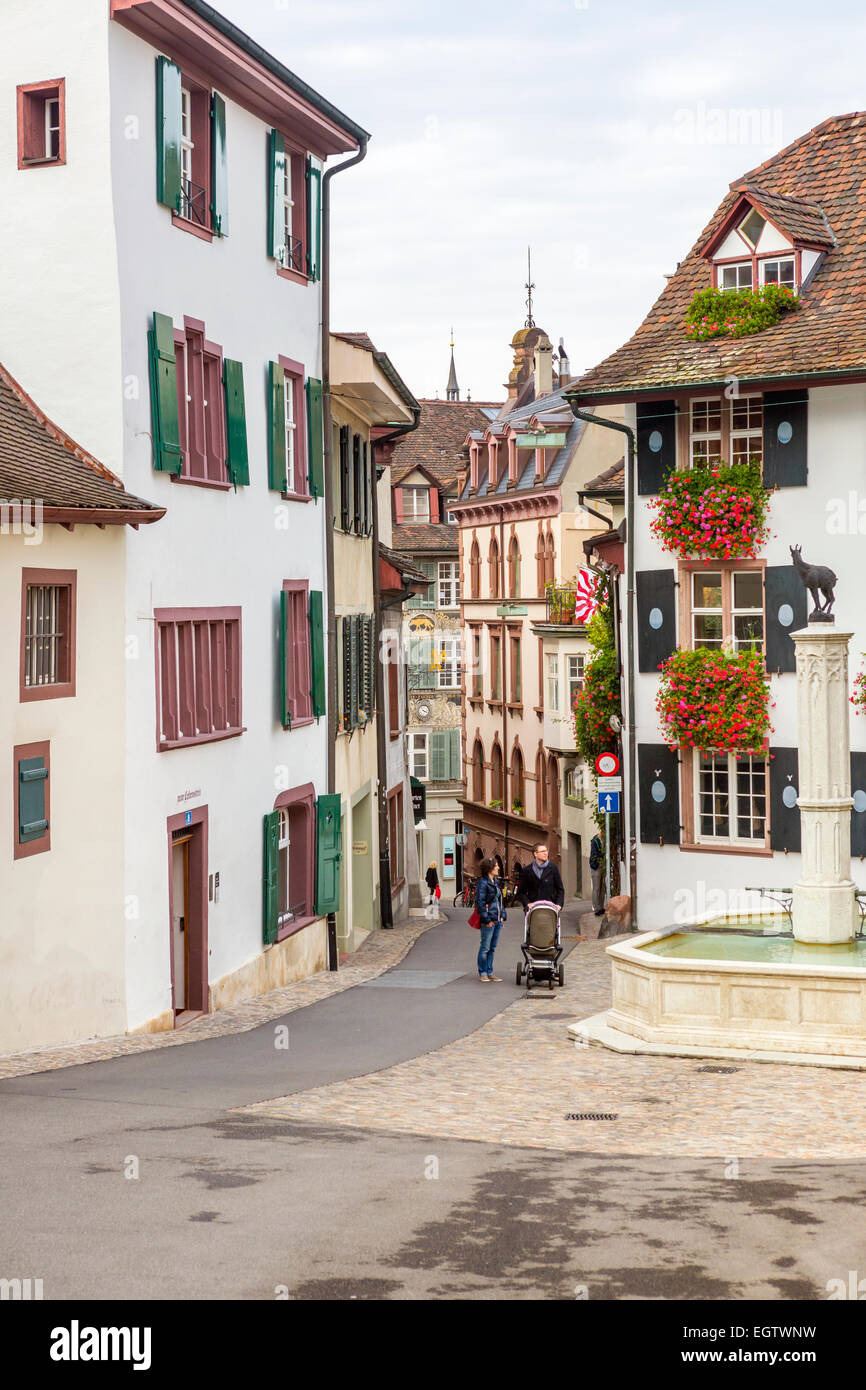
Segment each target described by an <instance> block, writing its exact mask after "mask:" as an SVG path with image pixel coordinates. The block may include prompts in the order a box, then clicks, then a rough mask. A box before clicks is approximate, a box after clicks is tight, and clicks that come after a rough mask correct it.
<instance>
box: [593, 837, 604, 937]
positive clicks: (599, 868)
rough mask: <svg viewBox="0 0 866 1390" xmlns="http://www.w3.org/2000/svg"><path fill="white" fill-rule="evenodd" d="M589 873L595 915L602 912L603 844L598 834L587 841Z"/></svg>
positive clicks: (598, 915)
mask: <svg viewBox="0 0 866 1390" xmlns="http://www.w3.org/2000/svg"><path fill="white" fill-rule="evenodd" d="M589 874H590V878H591V879H592V910H593V912H594V913H595V915H596V917H601V916H602V915H603V913H604V845H603V844H602V840H601V836H600V835H593V837H592V839H591V840H590V842H589Z"/></svg>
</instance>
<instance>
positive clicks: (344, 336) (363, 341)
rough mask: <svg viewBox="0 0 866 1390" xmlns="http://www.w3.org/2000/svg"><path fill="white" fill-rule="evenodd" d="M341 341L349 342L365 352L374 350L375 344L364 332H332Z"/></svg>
mask: <svg viewBox="0 0 866 1390" xmlns="http://www.w3.org/2000/svg"><path fill="white" fill-rule="evenodd" d="M333 336H334V337H335V338H339V339H340V340H341V342H344V343H351V344H352V346H353V347H359V348H363V349H364V351H365V352H375V351H376V348H375V344H374V343H373V342H372V341H371V339H370V338H369V337H368V335H367V334H366V333H334V335H333Z"/></svg>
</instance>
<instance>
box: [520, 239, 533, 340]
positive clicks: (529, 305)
mask: <svg viewBox="0 0 866 1390" xmlns="http://www.w3.org/2000/svg"><path fill="white" fill-rule="evenodd" d="M524 288H525V290H526V322H525V324H524V325H523V326H524V328H534V327H535V319H534V318H533V317H532V291H533V290H534V289H535V286H534V285H533V283H532V253H531V251H530V248H529V247H528V246H527V248H526V285H525V286H524Z"/></svg>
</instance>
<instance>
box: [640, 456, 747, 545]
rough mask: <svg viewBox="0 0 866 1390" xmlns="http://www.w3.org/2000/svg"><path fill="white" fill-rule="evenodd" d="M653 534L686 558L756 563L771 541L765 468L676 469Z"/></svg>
mask: <svg viewBox="0 0 866 1390" xmlns="http://www.w3.org/2000/svg"><path fill="white" fill-rule="evenodd" d="M647 505H648V506H649V507H651V508H654V510H655V516H654V517H653V519H652V521H651V522H650V531H651V532H652V534H653V535H654V536H655V538H656V540H657V541H658V542H659V544H660V545H661V546H662V547H663V548H664V549H665V550H672V551H673V552H674V554H676V555H679V556H680V557H681V558H682V559H685V558H686V557H687V556H695V555H697V556H700V557H702V558H704V559H708V560H734V559H748V560H753V559H754V558H755V556H756V555H757V553H758V551H759V550H760V548H761V546H762V545H764V544H765V543H766V541H767V539H768V537H769V534H770V529H769V525H768V519H767V514H768V511H769V493H768V492H767V490H766V488H765V487H764V483H763V478H762V476H761V464H760V462H759V461H758V460H757V459H750V460H749V462H748V463H734V464H727V463H717V464H713V465H712V466H709V465H708V466H706V467H697V468H682V469H675V470H674V472H672V473H671V474H670V475H669V477H668V480H667V484H666V486H665V488H664V489H663V491H662V492H660V493H659V495H658V497H651V498H649V500H648V503H647Z"/></svg>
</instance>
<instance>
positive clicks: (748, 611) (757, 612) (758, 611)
mask: <svg viewBox="0 0 866 1390" xmlns="http://www.w3.org/2000/svg"><path fill="white" fill-rule="evenodd" d="M729 574H730V576H731V646H732V647H733V649H734V651H735V652H739V651H740V650H742V651H744V652H745V651H749V650H750V649H751V647H752V644H753V643H754V646H755V650H756V651H757V652H759V653H760V654H761V655H762V656H763V653H764V645H765V642H766V638H767V633H766V629H765V624H764V576H763V571H762V570H730V571H729ZM742 574H757V576H758V579H759V581H760V586H761V604H760V607H758V608H743V607H740V608H738V607H737V580H738V578H739V577H740V575H742ZM755 616H758V617H760V619H761V636H760V637H759V638H754V637H748V638H747V637H743V638H742V639H740V638H739V637H738V636H737V633H736V626H737V623H736V620H737V618H743V617H755Z"/></svg>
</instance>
